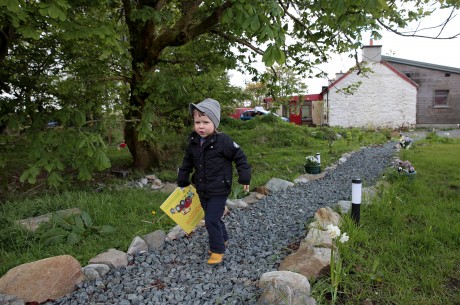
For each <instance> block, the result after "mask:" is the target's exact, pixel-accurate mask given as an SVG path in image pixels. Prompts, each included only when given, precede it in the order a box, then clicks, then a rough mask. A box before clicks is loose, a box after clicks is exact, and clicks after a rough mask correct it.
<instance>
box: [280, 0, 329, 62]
mask: <svg viewBox="0 0 460 305" xmlns="http://www.w3.org/2000/svg"><path fill="white" fill-rule="evenodd" d="M278 3H279V4H280V5H281V7H282V8H283V11H284V13H285V14H286V15H288V16H289V17H290V18H291V19H292V20H294V22H295V23H297V24H298V25H300V26H301V27H303V28H304V29H305V30H306V31H307V34H308V35H312V33H311V31H310V29H309V28H308V27H307V26H306V25H305V24H303V22H302V21H300V20H299V19H298V18H297V17H295V16H294V15H292V14H291V13H290V12H289V11H288V7H287V6H286V5H285V4H284V3H283V1H282V0H278ZM312 43H313V44H314V45H315V47H316V48H317V49H318V50H319V52H320V53H321V55H322V56H323V58H327V55H326V54H325V53H324V52H323V50H322V48H320V47H319V46H318V44H317V43H316V42H315V41H313V42H312Z"/></svg>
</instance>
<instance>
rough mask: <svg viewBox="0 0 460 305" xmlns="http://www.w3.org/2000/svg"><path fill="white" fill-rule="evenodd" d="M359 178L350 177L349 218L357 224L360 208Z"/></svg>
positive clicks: (360, 184)
mask: <svg viewBox="0 0 460 305" xmlns="http://www.w3.org/2000/svg"><path fill="white" fill-rule="evenodd" d="M361 186H362V183H361V179H359V178H358V179H352V181H351V219H353V220H354V222H355V223H356V224H359V219H360V209H361Z"/></svg>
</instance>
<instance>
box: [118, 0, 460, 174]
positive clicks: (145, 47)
mask: <svg viewBox="0 0 460 305" xmlns="http://www.w3.org/2000/svg"><path fill="white" fill-rule="evenodd" d="M122 2H123V10H124V16H125V20H126V24H127V25H128V29H129V42H130V48H131V49H130V52H131V54H132V64H131V65H132V72H133V74H132V79H131V97H130V108H129V110H128V111H127V112H126V115H125V117H126V120H127V122H130V123H129V124H127V125H126V130H125V132H126V140H127V141H128V142H127V143H128V146H129V149H130V150H131V153H132V155H133V157H134V162H135V166H136V167H138V168H143V169H145V168H147V167H148V166H151V165H155V164H157V163H158V162H159V161H160V160H161V153H160V151H159V149H158V145H157V144H155V143H153V142H149V141H147V140H146V135H147V134H148V133H150V132H151V130H150V127H151V126H152V124H147V123H150V122H145V117H147V118H148V119H149V120H150V121H151V120H153V121H157V122H163V123H164V122H165V121H164V120H168V113H165V112H164V111H163V109H162V108H163V106H164V105H165V103H170V102H172V100H171V101H168V102H165V99H164V98H163V97H162V92H161V90H159V88H158V86H159V83H158V82H151V81H150V80H151V78H152V75H161V72H162V70H163V69H165V68H166V67H167V66H168V65H174V64H176V63H177V61H178V60H180V59H182V60H184V59H185V60H187V59H186V58H177V56H175V53H176V51H175V49H176V48H179V47H181V46H184V45H187V44H190V43H192V42H194V41H197V40H198V39H199V40H201V41H208V42H209V43H210V47H211V46H212V47H213V48H216V50H218V51H219V52H220V53H221V54H222V56H230V57H234V56H235V55H234V54H233V53H229V46H232V47H236V48H237V49H238V51H239V53H238V54H249V56H244V57H242V56H240V59H242V62H243V63H250V62H251V61H252V60H254V58H255V55H257V54H258V55H262V59H263V61H264V62H265V63H266V64H267V65H268V66H272V65H273V64H274V63H275V62H277V63H279V64H286V63H288V64H289V66H290V67H291V68H292V69H295V70H296V71H298V72H299V73H305V72H311V71H312V70H311V68H312V67H313V66H314V65H316V64H319V63H322V62H325V61H327V60H328V58H329V56H328V54H330V51H334V52H339V53H342V52H349V51H351V50H358V49H359V48H360V47H361V38H362V37H361V34H362V33H363V32H364V31H371V32H372V35H373V36H374V37H376V38H378V37H379V31H380V30H381V29H382V28H387V29H394V30H395V31H397V29H400V28H404V27H405V26H406V25H407V24H408V23H410V22H412V21H414V20H419V19H420V18H422V17H427V16H428V15H429V14H430V13H431V12H432V11H433V8H435V7H436V6H441V7H452V8H453V9H456V8H457V6H458V2H457V1H451V2H444V3H442V4H440V3H438V2H437V1H433V3H432V2H431V1H424V2H420V1H398V2H396V1H379V0H374V1H369V0H358V1H354V0H353V1H347V0H334V1H295V0H251V1H248V0H227V1H223V0H221V1H215V0H213V1H210V0H208V1H207V0H181V1H180V0H176V1H166V0H157V1H147V0H136V1H133V0H122ZM405 7H408V9H405ZM414 7H417V10H413V8H414ZM413 35H417V33H413ZM440 37H441V36H440ZM247 51H249V53H248V52H247ZM144 127H148V128H144Z"/></svg>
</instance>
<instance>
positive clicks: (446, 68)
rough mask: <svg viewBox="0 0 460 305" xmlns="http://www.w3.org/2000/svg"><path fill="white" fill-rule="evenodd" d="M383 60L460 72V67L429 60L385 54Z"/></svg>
mask: <svg viewBox="0 0 460 305" xmlns="http://www.w3.org/2000/svg"><path fill="white" fill-rule="evenodd" d="M382 60H384V61H387V62H393V63H398V64H403V65H409V66H414V67H421V68H427V69H432V70H438V71H443V72H451V73H458V74H460V68H454V67H448V66H441V65H435V64H430V63H427V62H421V61H415V60H408V59H403V58H397V57H391V56H384V55H382Z"/></svg>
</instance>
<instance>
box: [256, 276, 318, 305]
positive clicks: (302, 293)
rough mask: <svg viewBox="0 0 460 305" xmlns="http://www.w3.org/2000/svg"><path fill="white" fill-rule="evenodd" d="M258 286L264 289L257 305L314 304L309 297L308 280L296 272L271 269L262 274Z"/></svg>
mask: <svg viewBox="0 0 460 305" xmlns="http://www.w3.org/2000/svg"><path fill="white" fill-rule="evenodd" d="M259 287H260V288H262V289H263V290H264V292H263V293H262V295H261V296H260V298H259V300H258V301H257V304H258V305H278V304H279V305H316V301H315V300H314V299H313V298H311V297H310V282H309V281H308V279H307V278H306V277H305V276H303V275H301V274H298V273H294V272H290V271H272V272H267V273H264V274H262V276H261V278H260V280H259Z"/></svg>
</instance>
